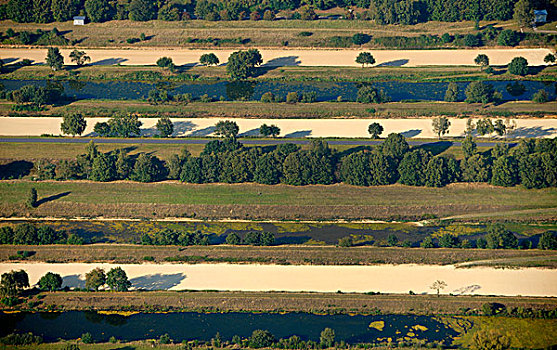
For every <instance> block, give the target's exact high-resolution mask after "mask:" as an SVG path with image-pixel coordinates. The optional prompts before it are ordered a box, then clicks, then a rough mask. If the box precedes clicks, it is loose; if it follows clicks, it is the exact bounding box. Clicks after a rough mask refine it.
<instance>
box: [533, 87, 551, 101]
mask: <svg viewBox="0 0 557 350" xmlns="http://www.w3.org/2000/svg"><path fill="white" fill-rule="evenodd" d="M532 102H536V103H546V102H549V96H548V95H547V92H545V90H538V92H536V93H535V94H534V96H533V97H532Z"/></svg>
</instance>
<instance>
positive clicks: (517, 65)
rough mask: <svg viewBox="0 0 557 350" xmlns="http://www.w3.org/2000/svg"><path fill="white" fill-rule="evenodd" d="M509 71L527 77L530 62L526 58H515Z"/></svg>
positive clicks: (510, 64)
mask: <svg viewBox="0 0 557 350" xmlns="http://www.w3.org/2000/svg"><path fill="white" fill-rule="evenodd" d="M507 69H508V71H509V73H511V74H514V75H520V76H525V75H526V74H528V61H527V60H526V58H524V57H515V58H513V59H512V61H511V63H509V66H508V68H507Z"/></svg>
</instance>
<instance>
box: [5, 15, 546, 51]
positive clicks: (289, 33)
mask: <svg viewBox="0 0 557 350" xmlns="http://www.w3.org/2000/svg"><path fill="white" fill-rule="evenodd" d="M488 24H493V25H494V26H495V27H497V28H502V29H514V30H519V28H518V26H517V24H516V22H515V21H507V22H501V21H482V22H481V25H482V27H484V26H486V25H488ZM54 27H56V28H58V30H60V31H61V32H63V33H64V35H65V37H66V38H68V39H69V40H70V41H72V40H76V41H77V44H76V47H82V48H85V47H190V48H214V47H215V44H214V39H219V43H218V45H219V46H220V47H280V48H289V47H327V46H331V45H332V43H331V42H330V41H329V39H330V38H331V37H334V36H350V37H351V36H352V35H354V34H356V33H365V34H369V35H371V36H372V37H373V38H376V37H386V36H405V37H417V36H420V35H424V34H425V35H427V34H431V35H439V36H441V35H442V34H444V33H450V34H452V35H456V34H476V33H478V32H479V31H477V30H475V29H474V22H472V21H463V22H457V23H446V22H427V23H419V24H416V25H376V24H374V23H373V22H372V21H344V20H339V21H331V20H317V21H301V20H289V21H226V22H225V21H218V22H211V21H203V20H195V21H179V22H164V21H148V22H133V21H127V20H126V21H109V22H105V23H88V24H87V25H86V26H74V25H73V23H72V22H71V21H68V22H63V23H48V24H35V23H14V22H12V21H2V22H0V31H2V32H6V30H7V29H8V28H13V29H14V30H15V31H17V32H19V31H23V30H26V31H31V32H35V31H36V30H37V29H42V30H51V29H52V28H54ZM552 28H554V26H553V27H552ZM307 31H309V32H311V33H312V34H311V35H309V36H304V35H300V32H307ZM141 33H144V34H145V35H146V37H147V40H145V41H140V42H137V43H134V44H129V43H127V42H126V40H127V39H130V38H139V36H140V34H141ZM188 38H192V39H202V41H203V39H209V38H212V39H213V40H211V41H208V42H207V41H205V42H201V43H195V42H189V41H190V40H188ZM238 38H242V39H243V43H240V42H239V41H238ZM285 41H287V42H288V46H286V47H285V46H284V42H285ZM522 44H523V45H526V46H528V45H532V43H529V42H523V43H522ZM441 46H446V47H451V46H452V45H451V44H443V45H441ZM353 47H354V48H358V47H360V46H357V45H353ZM377 47H381V46H380V45H379V44H376V43H374V41H373V40H372V41H370V42H369V43H367V44H364V45H362V46H361V48H362V49H366V48H377Z"/></svg>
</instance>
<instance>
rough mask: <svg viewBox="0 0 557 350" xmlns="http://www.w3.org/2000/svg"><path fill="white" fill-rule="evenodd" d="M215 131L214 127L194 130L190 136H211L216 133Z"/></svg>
mask: <svg viewBox="0 0 557 350" xmlns="http://www.w3.org/2000/svg"><path fill="white" fill-rule="evenodd" d="M215 130H216V128H215V127H214V126H209V127H206V128H203V129H199V130H194V131H192V132H191V133H190V134H189V135H188V136H194V137H199V136H209V135H210V134H212V133H214V132H215Z"/></svg>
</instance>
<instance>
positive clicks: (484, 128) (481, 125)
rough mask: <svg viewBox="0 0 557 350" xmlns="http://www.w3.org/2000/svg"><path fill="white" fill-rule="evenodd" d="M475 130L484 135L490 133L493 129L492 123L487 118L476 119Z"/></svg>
mask: <svg viewBox="0 0 557 350" xmlns="http://www.w3.org/2000/svg"><path fill="white" fill-rule="evenodd" d="M476 131H477V133H478V134H479V135H481V136H484V135H487V134H491V133H492V132H493V131H495V128H494V126H493V123H492V122H491V119H489V118H483V119H478V121H477V122H476Z"/></svg>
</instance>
